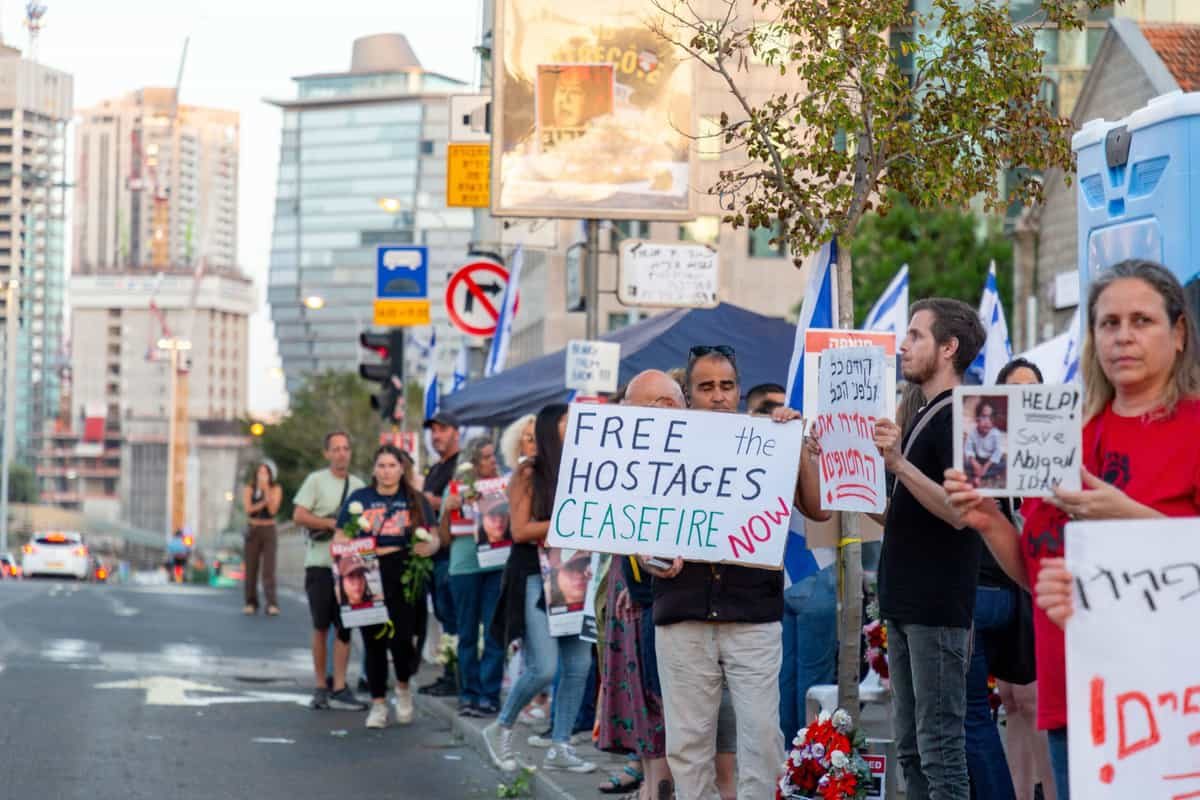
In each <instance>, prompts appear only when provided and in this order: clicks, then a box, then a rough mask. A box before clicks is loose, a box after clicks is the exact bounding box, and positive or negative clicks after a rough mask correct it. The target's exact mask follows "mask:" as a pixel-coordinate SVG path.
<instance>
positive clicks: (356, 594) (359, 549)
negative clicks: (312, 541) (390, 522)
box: [329, 536, 388, 628]
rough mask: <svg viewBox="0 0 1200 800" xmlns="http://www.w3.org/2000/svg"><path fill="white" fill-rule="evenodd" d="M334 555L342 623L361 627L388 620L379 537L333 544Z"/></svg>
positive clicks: (352, 626)
mask: <svg viewBox="0 0 1200 800" xmlns="http://www.w3.org/2000/svg"><path fill="white" fill-rule="evenodd" d="M329 552H330V553H331V554H332V555H333V588H334V594H336V595H337V601H338V606H339V607H340V609H341V615H342V625H343V626H345V627H347V628H359V627H362V626H363V625H380V624H382V623H384V622H387V621H388V611H387V606H386V605H385V604H384V599H383V578H382V577H381V575H380V573H379V559H378V558H376V557H375V537H374V536H362V537H359V538H357V539H352V540H351V541H348V542H333V543H331V544H330V545H329Z"/></svg>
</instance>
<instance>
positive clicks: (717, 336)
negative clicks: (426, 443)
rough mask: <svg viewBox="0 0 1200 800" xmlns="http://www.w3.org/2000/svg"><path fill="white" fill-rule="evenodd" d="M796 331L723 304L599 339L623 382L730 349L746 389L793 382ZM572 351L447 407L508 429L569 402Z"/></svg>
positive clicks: (479, 384)
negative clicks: (708, 348)
mask: <svg viewBox="0 0 1200 800" xmlns="http://www.w3.org/2000/svg"><path fill="white" fill-rule="evenodd" d="M795 336H796V326H795V325H793V324H790V323H788V322H785V321H784V320H781V319H777V318H774V317H764V316H762V315H761V314H755V313H754V312H753V311H747V310H746V309H744V308H739V307H738V306H734V305H730V304H729V303H722V304H720V305H719V306H717V307H716V308H710V309H677V310H675V311H669V312H666V313H664V314H659V315H657V316H654V317H650V318H649V319H646V320H644V321H642V322H639V323H637V324H635V325H630V326H629V327H627V328H622V329H621V330H619V331H615V332H613V333H610V334H608V335H606V336H603V337H601V338H602V339H603V340H604V341H607V342H619V343H620V345H621V371H620V375H619V378H618V380H619V381H620V383H622V384H624V383H625V382H627V381H628V380H629V379H630V378H632V377H633V376H634V375H636V374H638V373H639V372H641V371H642V370H646V369H662V370H667V369H672V368H674V367H682V366H684V365H686V364H687V358H688V351H689V350H690V349H691V348H692V347H693V346H694V345H717V344H724V345H729V346H730V347H732V348H733V349H734V351H735V352H736V353H737V364H738V369H739V370H740V371H741V376H742V391H743V392H745V391H746V390H748V389H750V388H751V387H753V386H755V385H757V384H759V383H768V382H772V383H778V384H783V385H786V384H787V370H788V362H789V361H790V359H791V356H792V343H793V341H794V339H795ZM566 360H567V356H566V351H565V350H559V351H558V352H556V353H551V354H550V355H546V356H542V357H541V358H537V359H534V360H533V361H528V362H526V363H524V364H521V365H520V366H517V367H513V368H512V369H508V370H505V371H504V372H501V373H500V374H498V375H494V376H492V377H491V378H485V379H483V380H480V381H476V382H474V383H470V384H467V385H466V386H464V387H463V388H462V389H460V390H458V391H457V392H455V393H454V394H451V395H447V396H446V397H444V398H442V408H443V409H444V410H446V411H450V412H452V413H454V414H455V415H457V416H458V418H459V421H460V422H462V423H463V424H464V425H487V426H500V425H507V424H508V423H509V422H511V421H513V420H514V419H516V418H517V417H520V416H521V415H523V414H535V413H537V411H538V409H540V408H541V407H542V406H544V405H546V404H547V403H553V402H562V401H564V400H566V398H567V394H568V392H567V388H566Z"/></svg>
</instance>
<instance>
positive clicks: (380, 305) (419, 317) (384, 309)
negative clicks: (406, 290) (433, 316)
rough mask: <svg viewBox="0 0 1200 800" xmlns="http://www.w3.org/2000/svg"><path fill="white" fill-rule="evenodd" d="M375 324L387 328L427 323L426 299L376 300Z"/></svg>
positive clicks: (427, 307)
mask: <svg viewBox="0 0 1200 800" xmlns="http://www.w3.org/2000/svg"><path fill="white" fill-rule="evenodd" d="M375 324H376V325H379V326H381V327H387V328H404V327H408V326H410V325H428V324H430V320H429V301H428V300H376V301H375Z"/></svg>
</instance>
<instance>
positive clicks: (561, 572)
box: [539, 547, 592, 636]
mask: <svg viewBox="0 0 1200 800" xmlns="http://www.w3.org/2000/svg"><path fill="white" fill-rule="evenodd" d="M539 553H540V556H541V564H542V587H543V589H544V590H545V593H546V615H547V616H548V617H549V618H550V635H551V636H575V635H578V634H579V633H580V632H581V631H582V630H583V609H584V606H585V605H586V601H587V592H588V586H589V585H590V584H591V582H592V554H591V553H589V552H588V551H586V550H563V549H561V548H558V547H543V548H541V550H540V551H539Z"/></svg>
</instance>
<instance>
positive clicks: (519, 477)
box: [484, 403, 596, 772]
mask: <svg viewBox="0 0 1200 800" xmlns="http://www.w3.org/2000/svg"><path fill="white" fill-rule="evenodd" d="M566 426H567V406H566V405H565V404H563V403H553V404H551V405H548V406H546V407H545V408H543V409H542V410H541V411H540V412H538V415H537V420H536V421H535V423H534V438H535V439H536V445H537V456H536V457H534V458H533V459H532V460H530V461H527V462H525V463H523V464H522V465H521V466H520V468H519V469H517V470H516V471H515V472H514V473H513V476H512V478H511V480H510V482H509V485H508V501H509V511H510V514H511V520H512V522H511V525H512V535H513V542H514V544H513V550H512V553H511V554H510V555H509V557H508V564H507V565H506V567H505V573H504V578H503V581H504V587H503V589H502V595H503V599H502V601H501V602H502V604H503V608H502V609H497V613H496V617H497V618H496V623H497V624H499V625H500V626H501V627H502V629H503V631H504V633H505V635H504V637H502V639H501V640H502V641H504V642H505V643H508V642H511V641H513V640H514V639H516V638H518V637H520V638H521V639H522V641H523V643H524V644H523V647H524V653H525V671H524V672H522V673H521V677H520V678H518V679H517V682H516V683H515V684H514V685H513V687H512V690H511V691H510V692H509V694H508V697H507V698H506V700H505V703H504V707H503V708H502V709H501V710H500V716H499V718H498V719H497V720H496V721H495V722H493V723H492V724H491V725H489V726H488V727H487V728H485V729H484V739H485V741H486V742H487V746H488V752H489V754H490V755H491V757H492V761H493V762H495V764H496V766H497V767H499V768H500V769H501V770H504V771H506V772H512V771H514V770H516V769H517V767H518V762H517V757H516V753H515V751H514V750H513V746H512V737H513V725H514V724H515V723H516V720H517V715H518V714H519V713H520V711H521V709H522V708H524V707H525V705H526V704H527V703H529V701H530V700H532V699H533V698H534V697H535V696H536V695H537V694H538V693H539V692H541V691H543V690H545V689H546V687H548V686H549V685H550V682H551V681H552V680H554V675H555V672H556V671H557V672H558V675H559V683H558V689H557V694H556V701H555V704H554V720H553V725H552V728H551V734H550V738H551V741H552V742H553V743H552V744H551V746H550V749H549V750H548V751H547V752H546V759H545V761H544V762H543V767H544V768H545V769H562V770H568V771H570V772H591V771H592V770H594V769H595V768H596V765H595V764H593V763H591V762H589V761H584V760H583V759H582V758H580V757H579V755H578V754H577V753H576V752H575V748H574V747H572V746H571V743H570V738H571V728H572V726H573V725H574V722H575V717H576V715H578V713H579V708H580V706H581V705H582V704H583V695H584V692H585V687H586V684H587V677H588V670H589V669H590V668H591V663H592V656H591V654H592V650H591V643H590V642H585V641H583V640H582V639H580V638H579V636H578V635H573V636H558V637H554V636H551V635H550V621H549V618H548V617H547V614H546V603H545V599H544V597H543V595H544V592H543V590H542V576H541V566H540V564H539V559H538V547H539V546H540V545H541V543H542V542H543V541H544V540H545V538H546V534H547V533H548V532H549V530H550V522H549V520H550V515H551V514H552V513H553V511H554V493H555V489H556V488H557V487H558V465H559V461H560V459H561V458H562V443H563V436H564V435H565V432H566Z"/></svg>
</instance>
